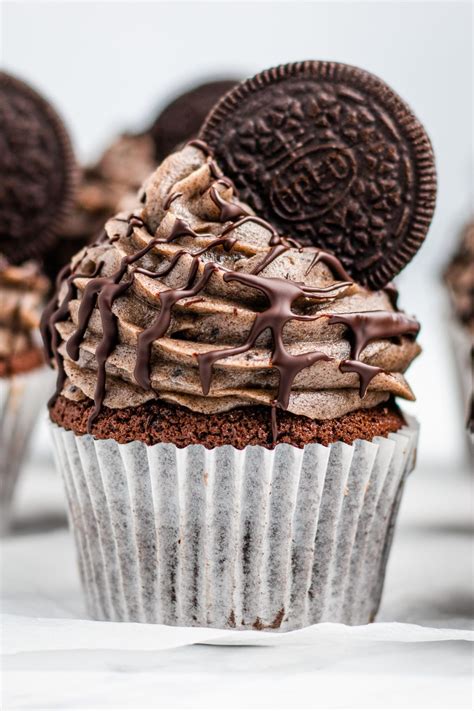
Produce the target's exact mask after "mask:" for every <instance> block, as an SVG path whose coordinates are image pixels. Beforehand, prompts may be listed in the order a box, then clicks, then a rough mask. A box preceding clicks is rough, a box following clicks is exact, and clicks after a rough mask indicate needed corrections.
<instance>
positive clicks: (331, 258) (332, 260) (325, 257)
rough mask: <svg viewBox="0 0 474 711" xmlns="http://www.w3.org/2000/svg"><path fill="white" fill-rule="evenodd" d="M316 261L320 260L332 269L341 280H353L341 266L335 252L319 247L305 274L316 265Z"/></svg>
mask: <svg viewBox="0 0 474 711" xmlns="http://www.w3.org/2000/svg"><path fill="white" fill-rule="evenodd" d="M318 262H322V263H323V264H325V265H326V266H327V267H329V269H330V270H331V271H332V273H333V274H335V275H336V276H337V277H339V279H342V280H343V281H349V282H353V281H354V280H353V279H352V277H351V276H349V274H348V273H347V272H346V270H345V269H344V267H343V266H342V263H341V262H340V261H339V259H338V258H337V257H336V255H335V254H330V253H329V252H323V251H321V250H320V249H318V251H317V252H316V254H315V255H314V257H313V259H312V261H311V263H310V265H309V267H308V268H307V270H306V271H305V274H304V275H305V276H308V274H309V273H310V271H311V270H312V268H313V267H315V266H316V264H317V263H318Z"/></svg>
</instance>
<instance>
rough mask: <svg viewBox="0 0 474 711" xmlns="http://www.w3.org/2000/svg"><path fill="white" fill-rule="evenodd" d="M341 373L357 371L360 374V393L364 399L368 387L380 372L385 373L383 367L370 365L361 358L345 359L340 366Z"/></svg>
mask: <svg viewBox="0 0 474 711" xmlns="http://www.w3.org/2000/svg"><path fill="white" fill-rule="evenodd" d="M339 370H340V371H341V373H356V374H357V375H358V376H359V395H360V397H361V398H362V399H363V398H364V397H365V395H366V393H367V389H368V387H369V385H370V383H371V382H372V380H373V378H375V376H376V375H378V373H383V372H384V371H383V369H382V368H378V367H377V366H376V365H368V363H362V362H361V361H360V360H350V359H348V360H343V361H342V363H341V365H340V366H339Z"/></svg>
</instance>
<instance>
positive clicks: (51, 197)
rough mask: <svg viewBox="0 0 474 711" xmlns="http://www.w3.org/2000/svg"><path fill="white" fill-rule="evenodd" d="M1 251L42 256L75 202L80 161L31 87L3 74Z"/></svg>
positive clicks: (13, 256) (14, 259)
mask: <svg viewBox="0 0 474 711" xmlns="http://www.w3.org/2000/svg"><path fill="white" fill-rule="evenodd" d="M0 141H1V147H2V149H1V151H0V171H1V175H2V179H1V187H0V252H2V253H3V254H5V255H6V256H7V257H8V259H9V261H10V262H11V263H20V262H22V261H24V260H25V259H26V258H29V257H34V256H39V255H41V254H42V253H43V251H44V250H45V249H47V247H48V246H49V245H50V244H52V242H53V241H54V235H55V233H56V232H57V230H58V229H59V228H60V226H61V224H62V223H63V221H64V219H65V216H66V214H67V211H68V209H69V207H70V205H71V204H72V199H73V188H74V184H75V162H74V157H73V152H72V148H71V142H70V139H69V136H68V134H67V132H66V129H65V127H64V124H63V122H62V120H61V119H60V117H59V116H58V114H57V113H56V111H55V110H54V109H53V107H52V106H51V105H50V104H49V103H48V102H47V101H46V100H45V99H44V98H43V97H42V96H40V95H39V94H38V93H37V92H36V91H34V90H33V89H32V88H31V87H30V86H29V85H27V84H25V83H24V82H22V81H20V80H19V79H17V78H16V77H13V76H10V75H9V74H6V73H5V72H0Z"/></svg>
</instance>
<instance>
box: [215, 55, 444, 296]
mask: <svg viewBox="0 0 474 711" xmlns="http://www.w3.org/2000/svg"><path fill="white" fill-rule="evenodd" d="M201 136H202V138H203V139H204V140H206V141H207V142H208V143H209V144H210V145H211V147H212V148H213V149H214V152H215V155H216V158H217V160H218V161H219V163H220V165H221V166H222V168H223V169H224V172H225V173H226V174H227V175H230V177H231V178H232V179H233V180H234V181H235V183H236V185H237V187H238V188H239V190H240V196H241V199H242V200H243V201H245V202H247V203H249V204H250V205H251V206H252V207H253V208H254V209H255V210H256V212H257V213H258V214H260V215H262V216H264V217H265V218H267V219H269V220H271V221H272V222H273V224H276V225H277V227H278V228H279V230H280V231H281V232H282V233H283V234H286V235H288V236H291V237H296V238H298V239H300V240H301V241H303V242H310V243H311V242H312V243H314V244H316V245H317V246H319V247H322V248H324V249H326V250H329V251H332V252H334V253H335V254H337V256H338V257H339V258H340V259H341V261H342V262H343V264H344V266H345V267H346V269H347V270H348V271H349V272H350V273H351V274H352V276H353V277H354V278H356V279H357V280H358V281H360V282H362V283H364V284H366V285H368V286H371V287H374V288H379V287H381V286H384V285H385V284H387V283H388V282H389V281H390V280H391V279H392V278H393V276H395V274H397V273H398V272H399V271H400V270H401V269H402V268H403V267H404V266H405V264H406V263H407V262H408V261H409V260H410V259H411V258H412V257H413V255H414V254H415V252H416V251H417V250H418V248H419V247H420V245H421V243H422V241H423V239H424V237H425V235H426V232H427V230H428V227H429V224H430V222H431V218H432V215H433V210H434V205H435V197H436V174H435V167H434V157H433V153H432V148H431V144H430V141H429V139H428V137H427V135H426V133H425V131H424V129H423V127H422V126H421V124H420V123H419V122H418V120H417V119H416V118H415V116H414V115H413V114H412V113H411V111H410V109H409V108H408V107H407V106H406V104H404V103H403V101H402V100H401V99H400V98H399V97H398V96H397V95H396V94H395V93H394V92H392V90H391V89H390V88H389V87H387V86H386V85H385V84H384V83H383V82H382V81H381V80H379V79H377V78H376V77H374V76H373V75H371V74H369V73H367V72H365V71H363V70H360V69H357V68H354V67H349V66H347V65H343V64H337V63H329V62H301V63H296V64H289V65H284V66H281V67H277V68H274V69H270V70H267V71H265V72H263V73H262V74H259V75H257V76H256V77H254V78H253V79H249V80H248V81H246V82H244V83H243V84H241V85H239V86H238V87H237V88H236V89H234V90H233V91H232V92H230V93H229V94H227V96H226V97H224V99H222V101H221V102H220V103H219V104H218V105H217V106H216V107H215V109H214V110H213V112H211V114H210V116H209V117H208V119H207V121H206V123H205V125H204V127H203V129H202V132H201Z"/></svg>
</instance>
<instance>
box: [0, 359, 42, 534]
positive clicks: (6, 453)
mask: <svg viewBox="0 0 474 711" xmlns="http://www.w3.org/2000/svg"><path fill="white" fill-rule="evenodd" d="M53 382H54V375H53V372H52V371H51V369H50V368H48V367H47V366H44V367H39V368H35V369H34V370H31V371H29V372H27V373H20V374H18V375H13V376H11V377H9V378H0V535H1V534H4V533H6V532H7V531H8V528H9V525H10V518H11V506H12V499H13V494H14V491H15V486H16V482H17V480H18V475H19V473H20V471H21V467H22V465H23V462H24V461H25V456H26V454H27V452H28V444H29V442H30V438H31V433H32V431H33V428H34V425H35V423H36V421H37V419H38V414H39V412H40V411H41V410H42V409H43V408H44V406H45V403H46V402H47V399H48V397H49V395H50V393H51V390H52V383H53Z"/></svg>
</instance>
